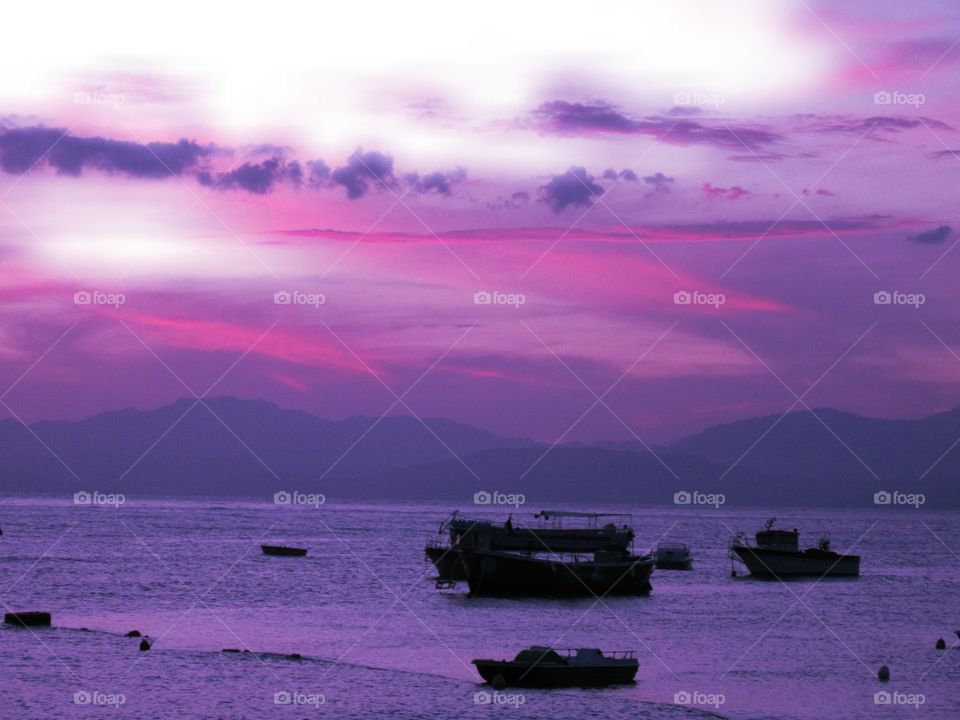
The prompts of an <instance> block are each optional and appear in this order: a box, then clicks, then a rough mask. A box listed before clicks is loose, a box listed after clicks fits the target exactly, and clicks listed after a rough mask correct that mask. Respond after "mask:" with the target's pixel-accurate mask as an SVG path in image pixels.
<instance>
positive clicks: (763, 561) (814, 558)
mask: <svg viewBox="0 0 960 720" xmlns="http://www.w3.org/2000/svg"><path fill="white" fill-rule="evenodd" d="M773 523H774V518H770V519H769V520H767V524H766V526H765V527H764V529H763V530H759V531H758V532H757V534H756V545H749V544H748V543H747V541H746V538H745V536H744V534H743V533H739V534H738V535H736V536H735V537H734V538H733V541H732V542H731V545H730V550H731V552H732V554H733V556H734V557H736V558H738V559H739V560H740V561H741V562H742V563H743V564H744V565H746V566H747V569H748V570H749V571H750V574H751V575H754V576H757V577H772V578H783V577H856V576H857V575H859V574H860V556H859V555H841V554H839V553H837V552H834V551H833V550H831V549H830V539H829V537H827V536H826V535H824V536H823V537H821V538H820V542H819V544H818V546H817V547H815V548H807V549H806V550H800V543H799V538H800V532H799V531H798V530H796V529H793V530H777V529H775V528H774V527H773Z"/></svg>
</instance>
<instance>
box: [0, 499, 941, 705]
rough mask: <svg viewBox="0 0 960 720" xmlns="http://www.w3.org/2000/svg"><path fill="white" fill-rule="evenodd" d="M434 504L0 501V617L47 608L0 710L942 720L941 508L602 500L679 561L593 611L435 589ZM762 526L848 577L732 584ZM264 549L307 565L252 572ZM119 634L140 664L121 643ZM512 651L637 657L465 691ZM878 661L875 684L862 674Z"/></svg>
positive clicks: (14, 656)
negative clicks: (598, 674)
mask: <svg viewBox="0 0 960 720" xmlns="http://www.w3.org/2000/svg"><path fill="white" fill-rule="evenodd" d="M452 509H453V508H451V507H448V506H429V505H422V504H418V505H388V504H337V503H334V502H332V501H331V502H328V503H326V504H324V505H322V506H319V507H310V506H301V507H294V506H275V505H274V504H273V503H272V502H269V501H259V502H256V501H223V500H209V501H196V500H190V501H188V500H138V499H135V498H127V499H126V502H125V503H124V504H122V505H120V506H119V507H113V506H109V505H99V506H96V505H75V504H74V503H73V500H72V498H70V499H66V500H65V499H47V498H44V499H18V498H7V499H4V500H2V501H0V527H2V529H3V536H2V537H0V593H2V594H0V598H2V601H3V605H4V608H5V611H9V610H10V609H14V610H49V611H50V612H52V613H53V622H54V627H53V628H42V629H37V630H34V631H31V630H24V629H14V628H3V629H2V630H0V716H2V717H11V718H13V717H17V718H34V717H35V718H45V717H67V718H74V717H93V716H94V715H96V716H97V717H117V718H120V717H132V718H152V717H156V718H195V717H203V718H221V717H222V718H264V717H271V718H273V717H278V718H284V717H289V718H304V717H321V716H327V717H337V718H341V717H394V718H438V717H439V718H446V717H449V718H454V717H467V718H473V717H477V718H479V717H488V716H489V715H490V713H498V714H499V716H501V717H511V718H554V717H556V718H594V717H595V718H692V717H707V716H709V714H710V713H715V714H717V715H720V716H723V717H728V718H744V719H746V718H798V719H807V718H830V719H831V720H843V719H844V718H898V717H905V718H921V717H922V718H957V717H960V647H956V648H955V649H948V650H946V651H938V650H936V649H935V647H934V645H935V642H936V640H937V639H938V638H941V637H942V638H944V639H946V641H947V645H948V648H954V646H957V644H958V639H957V637H956V635H954V632H953V631H954V630H955V629H958V628H960V602H958V597H960V558H958V556H957V553H960V524H958V519H960V516H958V514H956V513H945V512H937V511H934V510H930V509H927V508H926V507H923V508H921V509H919V510H909V511H905V510H902V509H893V508H887V507H883V508H878V509H876V510H869V511H867V510H822V509H817V510H813V509H795V508H794V509H769V510H767V509H756V508H730V507H727V506H725V507H721V508H719V509H712V508H690V507H681V508H676V507H670V508H663V507H658V508H649V507H645V508H641V507H628V508H607V509H616V510H618V511H624V512H630V513H632V514H633V525H634V527H635V528H636V530H637V547H638V549H640V548H647V547H649V546H651V545H653V544H654V543H656V542H657V541H658V540H660V539H668V540H675V541H682V542H687V543H689V544H690V545H691V546H692V548H693V552H694V558H695V569H694V570H693V571H692V572H676V571H674V572H670V571H656V572H655V573H654V575H653V579H652V582H653V593H652V594H651V595H650V596H649V597H646V598H608V599H604V600H602V601H598V600H597V599H595V598H585V599H578V600H513V599H488V598H483V599H480V598H470V597H467V596H466V590H465V588H461V589H459V590H452V591H450V590H447V591H438V590H436V589H435V588H434V583H433V579H432V578H433V571H432V568H431V567H430V566H429V565H427V564H426V563H425V562H424V560H423V545H424V543H425V541H426V540H427V539H428V538H429V537H436V532H437V528H438V526H439V524H440V522H441V521H442V520H443V519H444V517H445V516H446V515H447V514H448V513H449V512H450V510H452ZM536 509H539V508H529V509H526V508H522V509H521V510H520V511H518V512H516V513H515V515H514V520H515V522H519V521H521V520H522V519H523V518H524V516H525V515H527V516H529V513H532V512H533V511H534V510H536ZM592 509H594V510H596V509H600V508H592ZM471 514H472V515H477V516H483V515H485V514H488V515H490V516H491V517H496V518H498V519H502V518H503V517H504V514H505V512H500V511H497V512H493V513H484V512H477V513H473V512H472V510H471ZM769 515H776V516H777V517H778V520H779V524H780V525H782V526H785V527H797V528H799V529H800V530H801V532H802V533H803V534H802V536H801V538H802V542H803V541H807V542H808V543H809V544H811V545H812V544H815V542H816V540H817V538H818V536H819V534H820V533H822V532H824V531H829V532H830V534H831V537H832V539H833V543H834V546H835V548H837V549H838V550H840V551H845V550H847V549H848V548H851V547H854V546H855V548H854V551H855V552H858V553H859V554H860V555H861V556H862V557H863V561H862V568H861V572H862V576H861V577H860V578H858V579H853V580H823V581H820V582H815V581H813V580H801V581H792V582H789V583H786V584H785V583H780V582H777V581H760V580H751V579H749V578H745V577H737V578H733V577H731V572H730V571H731V561H730V559H729V557H728V555H727V545H728V542H729V539H730V536H731V534H732V533H733V532H734V531H737V530H745V531H748V532H749V533H751V534H752V533H753V532H754V531H755V530H756V529H757V528H758V527H760V526H761V525H762V523H763V521H764V519H765V518H766V517H767V516H769ZM261 542H277V543H288V544H292V545H300V546H303V547H307V548H309V555H308V556H307V557H306V558H277V557H265V556H263V555H262V554H261V552H260V549H259V544H260V543H261ZM741 574H742V573H741ZM134 629H136V630H139V631H140V632H142V633H143V634H144V635H148V636H149V637H150V641H151V643H152V645H153V647H152V649H151V650H150V651H149V652H140V651H139V649H138V645H139V640H138V639H135V638H126V637H123V634H124V633H126V632H127V631H130V630H134ZM533 644H541V645H555V646H557V647H560V648H567V647H573V648H575V647H582V646H590V647H600V648H604V649H612V650H636V652H637V655H638V657H639V659H640V672H639V674H638V676H637V683H636V685H633V686H628V687H620V688H611V689H599V690H596V689H595V690H560V691H537V690H523V691H513V690H507V691H505V692H503V693H493V692H492V691H490V690H489V688H487V687H486V686H483V685H481V684H479V682H478V681H479V678H478V676H477V675H476V673H475V672H474V670H473V667H472V665H471V664H470V661H471V660H472V659H473V658H478V657H493V658H503V657H512V656H513V655H514V654H515V653H516V652H517V651H518V650H519V649H521V648H524V647H526V646H529V645H533ZM225 648H234V649H237V650H250V651H251V652H248V653H243V652H240V653H224V652H222V650H223V649H225ZM291 653H298V654H299V655H300V656H301V658H300V659H295V658H290V657H287V655H289V654H291ZM884 664H886V665H889V667H890V670H891V679H890V681H889V682H887V683H880V682H879V681H878V680H877V679H876V671H877V669H878V668H879V667H880V666H881V665H884ZM878 693H879V694H878Z"/></svg>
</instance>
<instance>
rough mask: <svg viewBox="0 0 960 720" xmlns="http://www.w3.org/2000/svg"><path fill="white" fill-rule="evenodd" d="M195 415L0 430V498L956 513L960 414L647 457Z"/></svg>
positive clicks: (412, 426) (265, 416) (227, 405)
mask: <svg viewBox="0 0 960 720" xmlns="http://www.w3.org/2000/svg"><path fill="white" fill-rule="evenodd" d="M205 402H206V404H207V405H209V408H210V409H209V410H208V409H207V408H206V407H205V406H204V405H202V404H195V401H193V400H180V401H177V402H175V403H173V404H171V405H167V406H164V407H161V408H157V409H155V410H149V411H140V410H133V409H126V410H119V411H116V412H107V413H103V414H100V415H96V416H93V417H90V418H87V419H84V420H80V421H76V422H74V421H55V422H53V421H42V422H37V423H33V424H32V425H31V426H30V430H29V431H28V430H27V429H26V428H24V427H23V426H22V425H21V424H20V423H18V422H17V421H16V420H12V419H9V420H3V421H0V492H5V493H64V494H72V493H74V492H77V491H79V490H88V491H92V490H99V491H101V492H123V493H125V494H126V495H128V496H130V497H135V496H137V495H206V496H248V497H264V498H267V497H270V496H272V494H273V493H274V492H276V491H278V490H300V491H302V492H321V493H324V494H325V495H327V497H328V499H329V500H331V501H333V500H334V499H337V498H340V499H353V498H356V499H423V500H431V499H432V500H444V501H451V502H453V503H455V504H458V505H469V504H470V503H471V502H472V500H473V495H474V493H477V492H481V491H487V492H493V491H498V492H502V493H523V494H524V495H525V496H526V500H527V502H528V503H533V504H535V505H536V506H537V507H539V506H549V505H552V504H555V503H558V502H560V503H562V502H586V503H590V502H595V503H598V504H602V503H615V502H624V503H644V504H668V503H671V502H673V497H674V494H675V493H678V492H684V491H685V492H689V493H692V492H694V491H698V492H701V493H723V494H724V495H725V496H726V500H727V502H728V503H730V504H737V505H741V504H745V505H777V504H781V505H860V506H865V505H869V504H871V503H872V499H873V494H874V493H875V492H878V491H882V490H887V491H894V490H899V491H901V492H923V493H924V494H925V495H926V496H927V507H932V508H940V507H960V484H958V482H957V479H958V477H960V443H957V446H956V447H953V448H952V450H951V449H950V448H951V447H952V446H953V444H954V443H955V442H957V440H958V438H960V409H958V410H953V411H950V412H946V413H940V414H938V415H932V416H930V417H927V418H923V419H921V420H874V419H870V418H865V417H860V416H858V415H852V414H850V413H844V412H839V411H836V410H817V411H816V414H817V416H818V417H819V418H820V419H819V420H818V419H817V417H814V415H812V414H811V413H809V412H796V413H791V414H789V415H787V416H785V417H784V418H782V419H779V421H778V417H777V416H770V417H761V418H752V419H750V420H744V421H740V422H735V423H728V424H724V425H718V426H716V427H712V428H709V429H707V430H705V431H703V432H701V433H698V434H696V435H692V436H690V437H687V438H683V439H682V440H679V441H677V442H674V443H671V444H669V445H667V446H665V447H658V448H655V449H654V452H655V454H652V453H651V452H649V451H647V450H646V449H645V448H643V447H642V446H640V445H639V444H633V443H601V444H596V445H589V444H583V443H571V444H565V445H560V446H557V447H553V448H551V447H550V446H548V445H544V444H542V443H537V442H533V441H530V440H522V439H507V438H502V437H499V436H497V435H495V434H493V433H491V432H488V431H486V430H482V429H480V428H476V427H472V426H470V425H464V424H461V423H457V422H454V421H451V420H443V419H427V420H425V421H424V422H421V421H420V420H418V419H416V418H414V417H409V416H391V417H387V418H383V419H380V420H377V419H376V418H369V417H354V418H348V419H346V420H339V421H333V420H325V419H322V418H319V417H317V416H315V415H312V414H310V413H306V412H302V411H296V410H285V409H282V408H279V407H278V406H276V405H274V404H272V403H269V402H265V401H259V400H239V399H236V398H231V397H220V398H212V399H208V400H206V401H205ZM821 420H822V422H821ZM775 423H776V424H775ZM771 426H772V429H770V428H771ZM31 431H32V432H31ZM761 438H762V439H761ZM45 445H46V447H44V446H45ZM948 450H949V452H948ZM945 453H946V454H945ZM941 456H942V458H941ZM938 458H940V460H939V462H937V460H938ZM861 461H862V462H861ZM931 467H932V468H933V469H932V470H928V469H929V468H931ZM873 473H876V475H877V476H878V477H876V478H875V477H874V474H873ZM878 478H879V479H878Z"/></svg>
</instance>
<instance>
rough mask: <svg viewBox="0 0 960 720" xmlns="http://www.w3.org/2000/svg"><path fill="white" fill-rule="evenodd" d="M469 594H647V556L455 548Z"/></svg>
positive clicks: (650, 564)
mask: <svg viewBox="0 0 960 720" xmlns="http://www.w3.org/2000/svg"><path fill="white" fill-rule="evenodd" d="M458 552H459V554H460V558H461V560H462V562H463V567H464V570H465V571H466V574H467V583H468V584H469V586H470V594H471V595H492V596H533V595H544V596H570V597H575V596H597V597H602V596H604V595H647V594H648V593H649V592H650V590H651V585H650V574H651V573H652V572H653V564H654V561H653V558H652V557H650V556H648V555H645V556H638V555H631V554H630V553H628V552H626V551H613V550H602V551H600V552H596V553H594V554H593V557H588V558H583V557H581V556H572V557H570V558H568V559H559V558H557V557H555V556H554V557H547V558H545V557H535V556H533V555H522V554H519V553H507V552H500V551H496V550H481V549H477V548H468V547H464V548H460V549H459V550H458Z"/></svg>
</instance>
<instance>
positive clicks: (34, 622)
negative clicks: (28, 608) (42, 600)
mask: <svg viewBox="0 0 960 720" xmlns="http://www.w3.org/2000/svg"><path fill="white" fill-rule="evenodd" d="M3 621H4V622H5V623H6V624H7V625H19V626H20V627H43V626H47V625H49V624H50V613H48V612H9V613H6V614H5V615H4V616H3Z"/></svg>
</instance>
